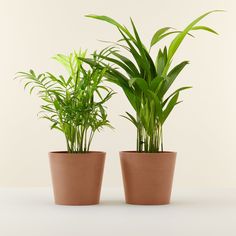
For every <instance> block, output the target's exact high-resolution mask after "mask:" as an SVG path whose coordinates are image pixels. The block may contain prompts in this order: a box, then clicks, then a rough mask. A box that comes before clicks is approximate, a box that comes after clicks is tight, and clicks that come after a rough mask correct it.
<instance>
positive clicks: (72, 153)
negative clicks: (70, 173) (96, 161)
mask: <svg viewBox="0 0 236 236" xmlns="http://www.w3.org/2000/svg"><path fill="white" fill-rule="evenodd" d="M48 154H63V155H76V156H80V155H92V154H106V152H103V151H89V152H68V151H51V152H49V153H48Z"/></svg>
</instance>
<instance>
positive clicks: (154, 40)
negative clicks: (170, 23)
mask: <svg viewBox="0 0 236 236" xmlns="http://www.w3.org/2000/svg"><path fill="white" fill-rule="evenodd" d="M169 29H171V27H164V28H161V29H159V30H157V31H156V33H155V34H154V35H153V37H152V40H151V44H150V48H151V47H152V46H153V45H155V44H156V43H157V42H159V41H160V40H161V36H162V35H163V34H164V33H165V32H166V31H168V30H169Z"/></svg>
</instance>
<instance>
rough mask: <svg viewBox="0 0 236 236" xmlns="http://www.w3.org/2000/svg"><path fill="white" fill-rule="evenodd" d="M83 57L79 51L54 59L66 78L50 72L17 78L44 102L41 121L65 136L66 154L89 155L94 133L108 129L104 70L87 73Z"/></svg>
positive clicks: (107, 92)
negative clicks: (45, 120) (104, 128)
mask: <svg viewBox="0 0 236 236" xmlns="http://www.w3.org/2000/svg"><path fill="white" fill-rule="evenodd" d="M85 55H86V52H82V51H80V52H79V53H76V52H74V53H71V54H70V55H69V56H66V55H62V54H58V55H56V56H55V57H54V59H55V60H56V61H57V62H59V63H60V64H62V65H63V66H64V67H65V69H66V70H67V72H68V74H69V76H68V78H65V77H64V76H62V75H59V76H58V77H57V76H55V75H53V74H52V73H49V72H46V73H42V74H39V75H36V74H35V72H34V71H33V70H30V71H29V72H19V73H18V74H17V78H20V79H23V80H24V81H25V85H24V88H26V87H29V92H30V93H32V92H33V90H34V89H37V90H38V95H39V97H40V98H41V99H42V100H43V101H44V102H45V104H44V105H42V106H41V108H42V111H41V112H40V114H42V116H41V117H42V118H45V119H48V120H49V121H50V122H52V125H51V128H52V129H58V130H60V131H61V132H63V133H64V135H65V138H66V143H67V151H68V152H88V151H89V148H90V145H91V142H92V139H93V137H94V133H95V132H96V131H99V130H100V129H101V128H102V127H103V126H109V127H111V125H110V123H109V121H108V120H107V113H106V109H105V107H104V103H105V102H106V101H108V100H109V99H110V98H111V96H112V95H113V92H112V90H111V89H110V88H107V87H105V86H103V85H102V79H103V76H104V74H105V72H106V67H104V68H103V69H99V68H97V67H93V68H91V69H89V70H86V69H85V68H84V66H83V62H82V61H81V60H80V59H79V58H84V57H85ZM102 90H103V92H102ZM104 93H105V95H102V94H104Z"/></svg>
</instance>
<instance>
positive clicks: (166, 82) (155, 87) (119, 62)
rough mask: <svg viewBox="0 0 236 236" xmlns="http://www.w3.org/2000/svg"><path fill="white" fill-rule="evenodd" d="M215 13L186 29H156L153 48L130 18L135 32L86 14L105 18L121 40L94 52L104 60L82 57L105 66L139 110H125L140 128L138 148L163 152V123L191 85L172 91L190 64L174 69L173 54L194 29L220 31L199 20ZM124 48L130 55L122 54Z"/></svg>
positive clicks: (204, 15)
mask: <svg viewBox="0 0 236 236" xmlns="http://www.w3.org/2000/svg"><path fill="white" fill-rule="evenodd" d="M212 12H216V11H210V12H207V13H205V14H203V15H201V16H200V17H198V18H197V19H196V20H194V21H193V22H191V23H190V24H189V25H188V26H187V27H186V28H185V29H184V30H183V31H176V30H173V29H172V28H171V27H164V28H161V29H159V30H157V31H156V32H155V34H154V35H153V37H152V39H151V42H150V47H149V49H147V47H145V46H144V44H143V42H142V40H141V39H140V36H139V34H138V31H137V29H136V26H135V24H134V22H133V21H132V19H131V25H132V30H133V32H131V31H129V30H128V29H127V27H125V26H123V25H121V24H120V23H118V22H117V21H115V20H114V19H112V18H110V17H108V16H98V15H87V17H90V18H94V19H98V20H102V21H106V22H108V23H110V24H112V25H113V26H115V27H116V28H117V29H118V31H119V32H120V34H121V36H122V39H120V40H118V41H117V42H115V46H113V45H111V46H109V47H107V48H105V49H104V50H102V51H101V52H100V53H96V52H95V53H94V58H97V57H99V58H102V59H104V60H105V62H104V61H102V62H100V63H98V62H97V61H96V60H93V59H88V58H85V59H83V60H84V61H85V62H86V63H88V64H90V66H92V67H94V66H96V67H97V68H100V69H103V68H109V69H107V70H106V72H105V76H106V77H107V79H108V80H109V81H111V82H113V83H115V84H117V85H119V86H120V87H121V88H122V89H123V91H124V93H125V95H126V96H127V98H128V100H129V102H130V104H131V105H132V107H133V108H134V110H135V112H136V116H133V115H131V114H130V113H128V112H126V114H127V115H126V116H125V117H126V118H127V119H128V120H130V121H131V122H132V123H133V124H134V125H135V126H136V128H137V151H139V152H141V151H144V152H160V151H163V124H164V123H165V121H166V119H167V118H168V116H169V115H170V113H171V111H172V110H173V108H174V107H175V106H176V105H177V104H178V103H180V101H179V93H180V92H181V91H182V90H185V89H189V88H190V87H189V86H185V87H181V88H178V89H177V90H175V91H173V92H171V93H169V89H170V87H171V85H172V84H173V82H174V81H175V79H176V78H177V76H178V75H179V74H180V72H181V71H182V70H183V68H184V67H185V66H186V65H187V64H188V61H183V62H181V63H179V64H178V65H176V66H174V67H172V68H171V64H172V60H173V56H174V55H175V53H176V51H177V49H178V48H179V46H180V44H181V43H182V41H183V40H184V38H185V37H186V36H187V35H191V36H192V34H191V31H195V30H205V31H208V32H211V33H214V34H217V33H216V32H215V31H214V30H213V29H211V28H209V27H206V26H199V25H197V23H198V22H199V21H201V20H202V19H203V18H204V17H206V16H207V15H209V14H210V13H212ZM169 35H176V36H175V37H174V39H173V40H172V42H171V43H170V45H169V46H168V47H166V46H165V47H164V48H163V49H159V51H158V54H157V56H156V58H155V59H154V60H153V59H152V57H151V56H150V50H151V48H152V47H153V46H154V45H156V44H157V43H158V42H159V41H161V40H162V39H164V38H165V37H167V36H169ZM120 49H125V50H127V51H128V53H129V54H130V56H131V58H130V57H127V56H125V54H122V53H120V51H121V50H120Z"/></svg>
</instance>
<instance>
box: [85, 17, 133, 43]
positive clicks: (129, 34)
mask: <svg viewBox="0 0 236 236" xmlns="http://www.w3.org/2000/svg"><path fill="white" fill-rule="evenodd" d="M86 17H89V18H93V19H97V20H102V21H106V22H107V23H110V24H112V25H114V26H116V27H117V28H118V29H120V30H121V31H123V32H124V33H125V34H126V35H127V36H128V37H129V38H130V39H133V36H132V34H131V33H130V32H129V31H128V30H127V29H126V28H125V27H124V26H122V25H121V24H120V23H118V22H117V21H116V20H114V19H112V18H111V17H108V16H102V15H100V16H99V15H95V14H89V15H86Z"/></svg>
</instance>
